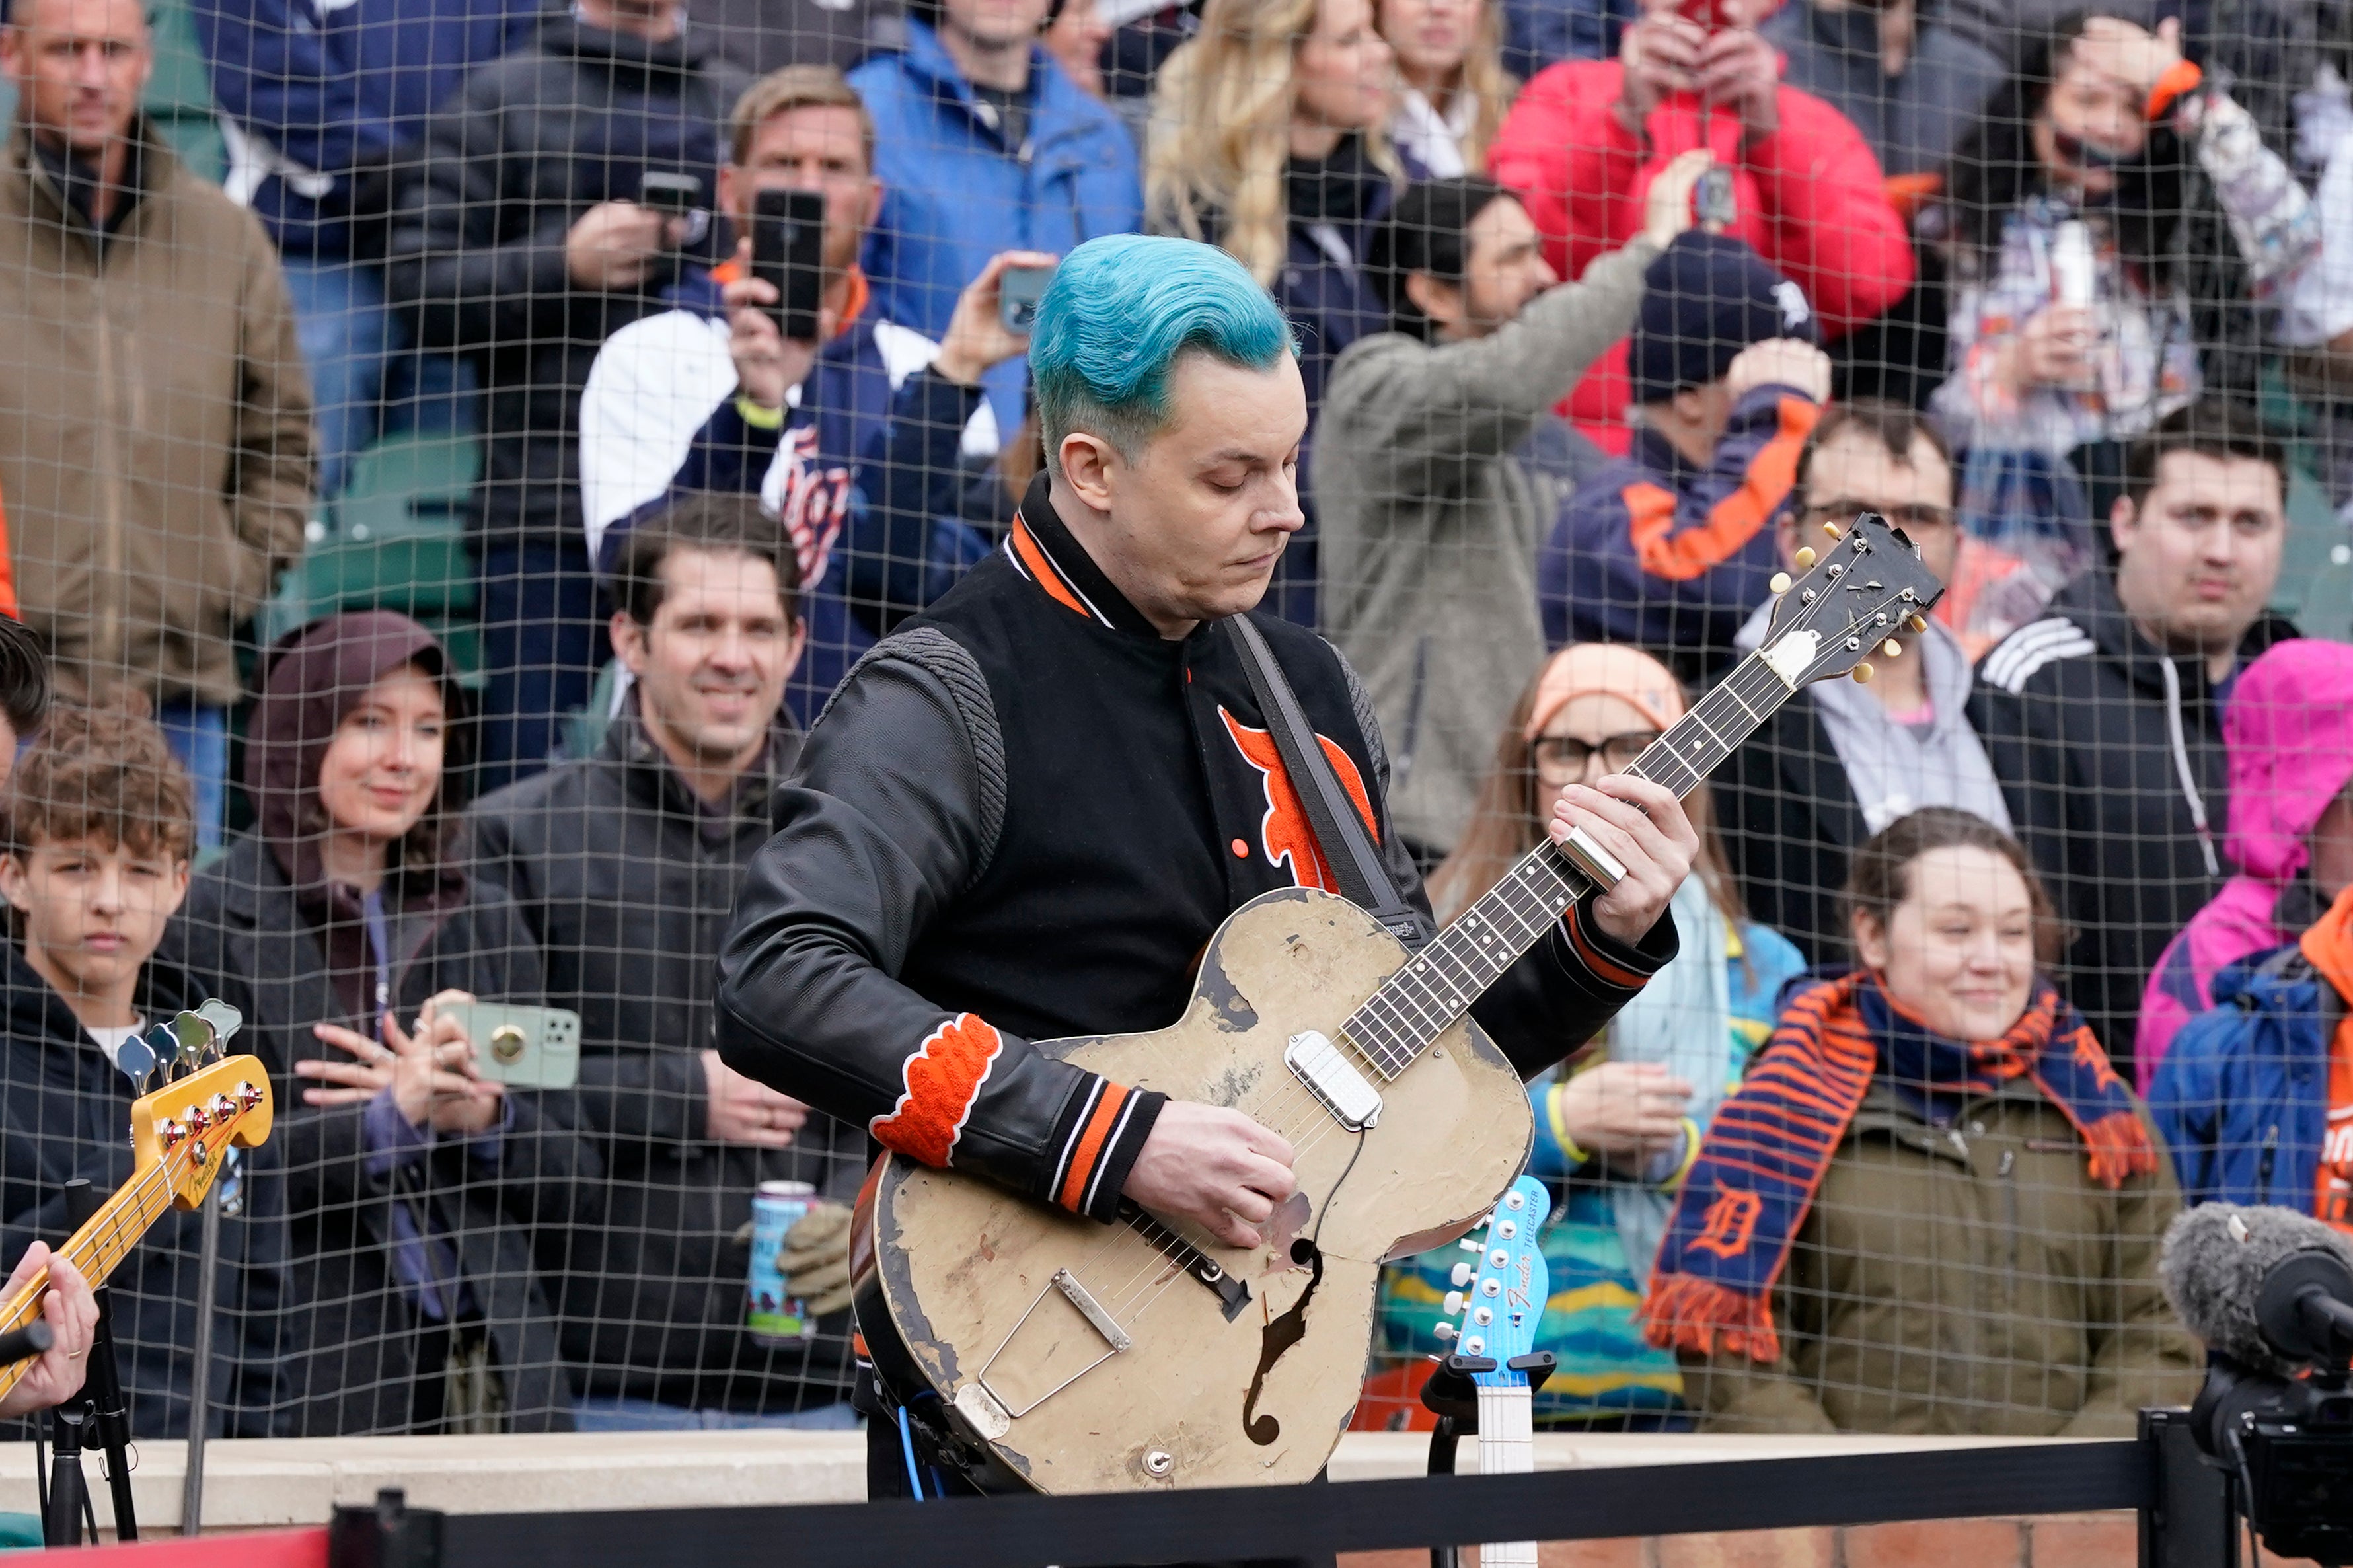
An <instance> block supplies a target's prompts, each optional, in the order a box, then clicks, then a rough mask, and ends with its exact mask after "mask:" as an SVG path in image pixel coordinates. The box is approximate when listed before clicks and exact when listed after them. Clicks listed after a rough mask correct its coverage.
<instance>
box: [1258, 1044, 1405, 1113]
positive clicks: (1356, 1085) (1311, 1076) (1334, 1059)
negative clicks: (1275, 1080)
mask: <svg viewBox="0 0 2353 1568" xmlns="http://www.w3.org/2000/svg"><path fill="white" fill-rule="evenodd" d="M1282 1065H1283V1066H1285V1067H1287V1068H1290V1069H1291V1071H1292V1074H1293V1076H1294V1077H1296V1078H1297V1079H1299V1081H1300V1082H1302V1083H1303V1084H1305V1085H1306V1086H1307V1092H1308V1093H1310V1094H1312V1095H1314V1097H1315V1098H1316V1099H1317V1100H1320V1101H1322V1102H1323V1106H1324V1110H1328V1111H1330V1112H1331V1113H1332V1114H1333V1116H1334V1117H1335V1118H1336V1119H1337V1120H1338V1121H1339V1123H1340V1125H1341V1126H1343V1127H1345V1128H1346V1129H1347V1130H1348V1131H1351V1132H1362V1131H1364V1130H1365V1129H1366V1128H1367V1127H1370V1126H1371V1125H1372V1124H1373V1123H1374V1122H1376V1121H1379V1120H1380V1119H1381V1095H1380V1090H1378V1089H1375V1088H1374V1087H1373V1086H1372V1085H1371V1084H1370V1083H1369V1082H1367V1081H1366V1078H1365V1075H1364V1074H1363V1073H1360V1072H1358V1071H1357V1070H1356V1064H1355V1063H1354V1062H1352V1061H1350V1060H1349V1059H1348V1058H1346V1057H1345V1056H1342V1055H1341V1054H1340V1047H1337V1046H1335V1045H1334V1044H1333V1043H1332V1042H1331V1041H1330V1040H1329V1039H1327V1038H1325V1037H1324V1036H1322V1035H1320V1034H1318V1033H1316V1032H1315V1031H1314V1030H1313V1029H1310V1030H1308V1031H1307V1032H1306V1033H1305V1034H1303V1035H1293V1036H1292V1037H1291V1038H1290V1039H1289V1040H1288V1041H1287V1042H1285V1044H1284V1045H1283V1047H1282Z"/></svg>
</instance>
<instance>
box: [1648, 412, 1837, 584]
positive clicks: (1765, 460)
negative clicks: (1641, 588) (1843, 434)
mask: <svg viewBox="0 0 2353 1568" xmlns="http://www.w3.org/2000/svg"><path fill="white" fill-rule="evenodd" d="M1775 413H1776V415H1777V416H1778V419H1779V422H1780V427H1779V428H1778V430H1777V431H1775V433H1774V435H1773V437H1772V438H1771V439H1770V440H1768V441H1767V442H1766V443H1765V445H1764V446H1762V447H1758V448H1757V455H1756V456H1755V457H1753V458H1749V459H1748V471H1747V473H1746V475H1745V476H1743V478H1742V479H1741V481H1740V488H1739V489H1736V490H1734V491H1733V492H1732V493H1731V494H1730V495H1728V496H1726V497H1725V498H1724V499H1723V500H1720V501H1718V502H1716V503H1715V507H1714V508H1713V509H1712V510H1710V511H1709V512H1708V514H1707V521H1705V522H1702V523H1698V524H1696V525H1694V526H1693V527H1690V528H1686V529H1684V530H1683V531H1682V532H1681V533H1677V532H1675V531H1674V522H1675V498H1674V496H1673V494H1672V492H1670V491H1668V490H1665V489H1661V488H1660V487H1659V486H1657V485H1651V484H1639V485H1629V486H1627V487H1626V490H1625V501H1626V508H1627V510H1628V511H1629V512H1630V513H1631V514H1632V522H1631V524H1630V535H1631V537H1632V539H1633V542H1634V554H1635V557H1636V559H1638V560H1639V561H1641V564H1642V570H1643V571H1645V572H1648V573H1649V574H1651V576H1653V577H1663V578H1665V579H1666V580H1667V581H1668V582H1670V583H1688V582H1691V581H1692V580H1693V579H1694V578H1696V577H1699V576H1701V575H1702V574H1705V573H1706V572H1708V571H1710V570H1711V569H1713V568H1715V567H1717V566H1720V565H1722V564H1723V563H1725V561H1727V560H1729V559H1730V558H1731V557H1732V555H1733V554H1734V553H1735V552H1737V551H1739V550H1740V549H1741V548H1742V547H1743V546H1745V545H1746V544H1747V542H1749V541H1750V540H1752V539H1754V538H1756V537H1757V530H1758V529H1760V528H1762V527H1764V526H1765V521H1766V520H1767V518H1769V517H1771V516H1772V515H1773V514H1774V513H1775V512H1776V511H1778V510H1780V507H1781V503H1782V502H1783V501H1784V500H1788V495H1789V487H1790V486H1791V485H1793V484H1795V483H1797V480H1798V454H1799V452H1801V451H1803V450H1804V449H1805V445H1806V437H1808V436H1810V435H1812V434H1813V430H1814V426H1815V424H1816V423H1817V422H1818V421H1819V420H1820V418H1821V416H1822V411H1821V406H1820V405H1819V404H1813V403H1809V402H1807V401H1806V400H1805V399H1804V398H1802V397H1784V398H1782V399H1781V400H1780V402H1779V405H1778V407H1777V408H1776V409H1775Z"/></svg>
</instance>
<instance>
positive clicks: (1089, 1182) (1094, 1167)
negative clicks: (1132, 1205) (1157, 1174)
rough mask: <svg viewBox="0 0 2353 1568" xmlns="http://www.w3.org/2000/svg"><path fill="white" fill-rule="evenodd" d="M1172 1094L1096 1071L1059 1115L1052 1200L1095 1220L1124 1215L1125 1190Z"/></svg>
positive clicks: (1048, 1197) (1047, 1194)
mask: <svg viewBox="0 0 2353 1568" xmlns="http://www.w3.org/2000/svg"><path fill="white" fill-rule="evenodd" d="M1167 1103H1168V1097H1167V1096H1166V1095H1165V1094H1161V1093H1158V1092H1156V1091H1155V1090H1152V1089H1129V1088H1128V1087H1127V1086H1126V1085H1124V1084H1118V1083H1113V1082H1112V1080H1111V1079H1107V1078H1096V1077H1092V1076H1091V1077H1090V1079H1089V1080H1088V1082H1087V1083H1086V1085H1085V1087H1084V1088H1083V1089H1082V1090H1081V1091H1080V1092H1079V1093H1077V1094H1075V1095H1072V1096H1071V1103H1070V1105H1069V1106H1068V1107H1066V1108H1065V1109H1064V1110H1063V1112H1062V1114H1061V1115H1060V1117H1057V1118H1056V1119H1055V1122H1054V1138H1053V1143H1052V1147H1053V1149H1054V1151H1055V1155H1054V1163H1053V1167H1052V1171H1051V1173H1050V1176H1051V1179H1050V1182H1049V1183H1048V1184H1047V1187H1046V1190H1045V1194H1044V1195H1045V1197H1046V1200H1047V1201H1048V1202H1049V1203H1052V1204H1054V1205H1058V1206H1060V1207H1062V1208H1066V1209H1068V1210H1070V1211H1071V1213H1072V1214H1082V1215H1089V1216H1091V1217H1092V1218H1094V1219H1100V1220H1111V1219H1113V1218H1116V1217H1117V1216H1118V1214H1119V1197H1120V1189H1121V1188H1123V1187H1124V1186H1125V1185H1126V1184H1127V1173H1128V1172H1130V1171H1132V1170H1134V1168H1135V1160H1136V1156H1137V1155H1139V1154H1141V1153H1143V1152H1144V1142H1145V1139H1147V1138H1149V1137H1151V1136H1152V1126H1153V1123H1154V1122H1155V1121H1159V1120H1160V1108H1161V1107H1162V1106H1164V1105H1166V1104H1167Z"/></svg>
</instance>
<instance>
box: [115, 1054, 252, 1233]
mask: <svg viewBox="0 0 2353 1568" xmlns="http://www.w3.org/2000/svg"><path fill="white" fill-rule="evenodd" d="M181 1016H183V1017H187V1016H191V1015H187V1014H183V1015H181ZM274 1110H275V1107H274V1106H273V1104H272V1102H271V1100H270V1096H269V1069H268V1068H265V1067H263V1066H262V1065H261V1058H259V1057H243V1056H240V1057H228V1058H224V1059H222V1060H220V1061H216V1062H214V1063H212V1064H211V1065H210V1066H207V1067H200V1068H195V1070H194V1071H192V1072H189V1073H187V1074H186V1075H185V1076H184V1077H181V1078H178V1079H174V1080H173V1081H172V1082H170V1083H167V1084H165V1085H164V1087H163V1088H161V1089H157V1090H155V1091H154V1092H153V1094H146V1095H142V1096H141V1097H140V1098H139V1100H138V1101H137V1102H136V1103H134V1104H133V1105H132V1108H131V1144H132V1149H133V1151H134V1152H135V1153H136V1157H137V1165H138V1174H139V1175H140V1176H144V1175H146V1174H147V1173H149V1172H151V1171H161V1172H162V1173H164V1175H163V1179H164V1182H166V1183H167V1184H169V1185H170V1187H171V1189H172V1200H173V1202H174V1203H176V1204H177V1205H179V1206H180V1207H182V1208H188V1209H192V1208H194V1207H195V1206H196V1205H198V1204H199V1203H201V1202H203V1201H204V1196H205V1194H206V1192H207V1191H209V1190H210V1189H211V1187H212V1184H213V1179H214V1178H215V1177H216V1176H217V1175H219V1174H220V1170H221V1165H222V1163H223V1158H224V1156H225V1155H226V1154H227V1152H228V1150H229V1147H230V1146H231V1145H232V1144H234V1145H235V1146H237V1148H240V1149H258V1148H259V1147H260V1146H261V1144H262V1142H263V1141H264V1140H265V1139H267V1138H268V1137H269V1122H270V1118H271V1115H272V1113H273V1111H274Z"/></svg>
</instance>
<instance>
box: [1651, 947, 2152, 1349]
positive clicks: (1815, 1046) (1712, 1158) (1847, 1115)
mask: <svg viewBox="0 0 2353 1568" xmlns="http://www.w3.org/2000/svg"><path fill="white" fill-rule="evenodd" d="M1882 1072H1883V1073H1884V1074H1885V1076H1886V1079H1887V1080H1888V1083H1889V1085H1890V1087H1891V1088H1893V1089H1894V1090H1895V1092H1896V1094H1897V1096H1898V1097H1899V1098H1900V1099H1902V1100H1904V1101H1905V1103H1906V1104H1907V1105H1908V1106H1910V1107H1911V1109H1913V1110H1915V1111H1916V1112H1918V1113H1919V1114H1920V1115H1921V1116H1922V1118H1923V1119H1924V1120H1926V1121H1931V1122H1937V1123H1942V1122H1944V1121H1948V1120H1949V1119H1950V1116H1951V1113H1952V1111H1953V1110H1954V1109H1956V1108H1957V1101H1958V1100H1959V1097H1961V1096H1963V1095H1968V1094H1984V1093H1989V1092H1990V1091H1992V1090H1994V1089H1998V1088H2000V1086H2001V1085H2003V1084H2005V1083H2009V1082H2012V1081H2014V1080H2016V1079H2021V1078H2023V1079H2031V1081H2032V1082H2033V1084H2034V1086H2035V1087H2036V1088H2037V1089H2041V1090H2042V1093H2043V1094H2044V1095H2045V1096H2046V1097H2047V1098H2048V1099H2049V1100H2051V1103H2052V1104H2053V1105H2055V1106H2057V1107H2058V1108H2059V1109H2060V1110H2061V1111H2062V1112H2063V1113H2064V1114H2065V1115H2066V1118H2067V1120H2068V1121H2071V1122H2073V1124H2074V1126H2075V1131H2077V1132H2078V1133H2080V1134H2081V1135H2082V1136H2083V1139H2084V1145H2085V1147H2086V1148H2087V1149H2088V1150H2089V1152H2090V1163H2091V1175H2092V1178H2093V1179H2094V1181H2097V1182H2099V1183H2100V1184H2102V1185H2104V1186H2105V1187H2107V1188H2109V1189H2111V1190H2114V1189H2115V1188H2116V1187H2118V1186H2121V1185H2122V1184H2124V1181H2125V1179H2126V1177H2127V1176H2133V1175H2146V1174H2147V1173H2150V1172H2153V1171H2155V1170H2156V1169H2157V1147H2156V1144H2155V1143H2154V1142H2152V1141H2151V1139H2150V1137H2149V1134H2148V1131H2147V1128H2146V1127H2145V1126H2144V1125H2143V1123H2142V1121H2141V1118H2140V1114H2139V1112H2138V1110H2137V1109H2136V1108H2135V1106H2134V1104H2133V1100H2132V1096H2131V1095H2130V1094H2129V1093H2127V1092H2126V1089H2125V1085H2124V1080H2123V1079H2120V1078H2118V1077H2117V1076H2116V1069H2115V1068H2113V1067H2111V1066H2110V1065H2109V1063H2108V1058H2107V1053H2106V1052H2105V1051H2103V1050H2102V1049H2101V1048H2100V1046H2099V1042H2098V1041H2097V1040H2095V1039H2094V1038H2093V1037H2092V1031H2091V1026H2089V1025H2087V1024H2085V1023H2084V1019H2083V1016H2082V1015H2081V1014H2079V1013H2077V1012H2076V1011H2075V1009H2074V1008H2073V1006H2072V1005H2069V1004H2067V1003H2065V1002H2063V1001H2062V1000H2060V997H2059V994H2058V992H2056V991H2055V990H2053V989H2052V987H2051V985H2050V984H2048V983H2047V982H2044V981H2041V980H2038V981H2037V982H2036V985H2035V991H2034V994H2033V996H2032V998H2031V1000H2030V1001H2029V1002H2028V1003H2027V1005H2026V1012H2025V1014H2024V1015H2023V1016H2021V1017H2020V1019H2019V1020H2018V1022H2017V1023H2016V1024H2014V1025H2013V1026H2011V1027H2010V1032H2009V1033H2008V1034H2006V1035H2004V1036H2002V1037H2001V1038H2000V1039H1998V1040H1986V1041H1980V1042H1977V1043H1970V1042H1967V1041H1962V1040H1955V1039H1951V1038H1948V1037H1945V1036H1943V1035H1938V1034H1936V1033H1935V1032H1933V1031H1932V1030H1930V1029H1929V1028H1928V1027H1927V1026H1926V1025H1924V1024H1922V1023H1921V1022H1920V1021H1919V1020H1918V1019H1917V1018H1915V1017H1914V1016H1911V1015H1910V1014H1908V1013H1905V1012H1904V1011H1903V1010H1902V1009H1900V1008H1898V1007H1897V1006H1896V1005H1895V1004H1894V1003H1893V1002H1892V1001H1890V1000H1889V999H1888V997H1887V995H1886V994H1885V993H1884V992H1883V991H1882V990H1881V989H1880V987H1879V985H1878V984H1877V982H1876V981H1875V980H1874V979H1873V977H1872V976H1871V975H1870V974H1868V973H1862V972H1860V971H1858V972H1856V973H1851V974H1847V975H1844V976H1842V977H1841V978H1839V979H1836V980H1827V981H1822V982H1820V983H1818V984H1813V985H1810V986H1809V987H1807V988H1806V989H1805V990H1804V991H1802V992H1800V993H1799V994H1798V996H1797V997H1796V999H1795V1000H1794V1001H1792V1002H1791V1003H1790V1004H1789V1005H1788V1007H1787V1008H1786V1009H1785V1010H1784V1011H1783V1013H1782V1015H1781V1024H1780V1026H1779V1027H1778V1029H1776V1030H1775V1031H1774V1034H1773V1038H1772V1039H1771V1040H1770V1041H1769V1042H1767V1045H1766V1047H1765V1050H1764V1052H1763V1054H1762V1055H1761V1056H1759V1057H1758V1058H1757V1062H1756V1065H1754V1066H1753V1067H1751V1068H1749V1069H1748V1076H1747V1078H1746V1080H1745V1081H1743V1082H1742V1084H1741V1086H1740V1088H1739V1089H1737V1090H1736V1092H1735V1093H1734V1094H1733V1096H1732V1098H1731V1099H1729V1100H1725V1102H1724V1106H1723V1109H1721V1110H1718V1111H1717V1112H1716V1113H1715V1122H1714V1123H1713V1124H1712V1125H1710V1127H1709V1128H1708V1130H1707V1136H1706V1138H1705V1139H1704V1141H1703V1142H1701V1145H1700V1154H1699V1160H1698V1162H1697V1163H1695V1164H1694V1165H1693V1166H1692V1168H1691V1172H1690V1173H1689V1174H1688V1175H1687V1176H1685V1177H1684V1179H1683V1192H1682V1193H1681V1194H1680V1195H1679V1196H1678V1197H1677V1199H1676V1201H1675V1212H1674V1215H1673V1217H1672V1219H1671V1220H1670V1221H1669V1222H1668V1226H1667V1238H1666V1241H1665V1243H1664V1244H1663V1245H1662V1246H1661V1247H1660V1248H1659V1258H1658V1263H1657V1265H1656V1266H1655V1267H1654V1268H1653V1269H1652V1271H1651V1289H1650V1294H1649V1296H1648V1297H1647V1298H1646V1299H1645V1300H1644V1301H1643V1303H1642V1331H1643V1335H1644V1337H1645V1338H1647V1339H1648V1340H1649V1341H1650V1342H1651V1343H1652V1344H1654V1345H1657V1346H1659V1347H1661V1348H1662V1349H1674V1350H1688V1351H1693V1352H1697V1353H1699V1354H1702V1355H1713V1354H1715V1353H1716V1352H1717V1350H1718V1349H1719V1347H1720V1348H1721V1349H1722V1350H1724V1351H1725V1352H1731V1353H1736V1354H1746V1356H1747V1357H1748V1358H1749V1359H1750V1360H1752V1361H1758V1362H1774V1361H1778V1360H1779V1359H1780V1357H1781V1338H1780V1335H1779V1333H1778V1331H1776V1330H1775V1329H1774V1326H1773V1305H1772V1301H1773V1284H1774V1281H1775V1280H1777V1279H1779V1278H1780V1274H1781V1269H1782V1267H1783V1265H1784V1264H1786V1263H1787V1262H1788V1258H1789V1244H1790V1243H1791V1242H1792V1241H1794V1240H1795V1239H1796V1238H1797V1235H1798V1229H1799V1226H1802V1225H1804V1224H1805V1221H1806V1213H1807V1211H1808V1210H1809V1209H1810V1208H1811V1207H1812V1206H1813V1202H1814V1194H1815V1193H1816V1192H1817V1191H1819V1190H1820V1187H1821V1184H1822V1176H1823V1174H1824V1173H1826V1172H1827V1171H1828V1170H1829V1169H1830V1163H1831V1156H1832V1155H1833V1154H1835V1153H1836V1152H1838V1147H1839V1145H1840V1143H1841V1142H1843V1141H1844V1140H1845V1137H1846V1129H1847V1124H1848V1123H1849V1122H1850V1121H1853V1120H1854V1113H1855V1110H1856V1109H1857V1108H1858V1107H1860V1106H1861V1105H1862V1097H1863V1093H1864V1091H1865V1090H1866V1089H1869V1088H1870V1087H1871V1080H1872V1078H1873V1075H1874V1074H1877V1073H1882Z"/></svg>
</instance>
